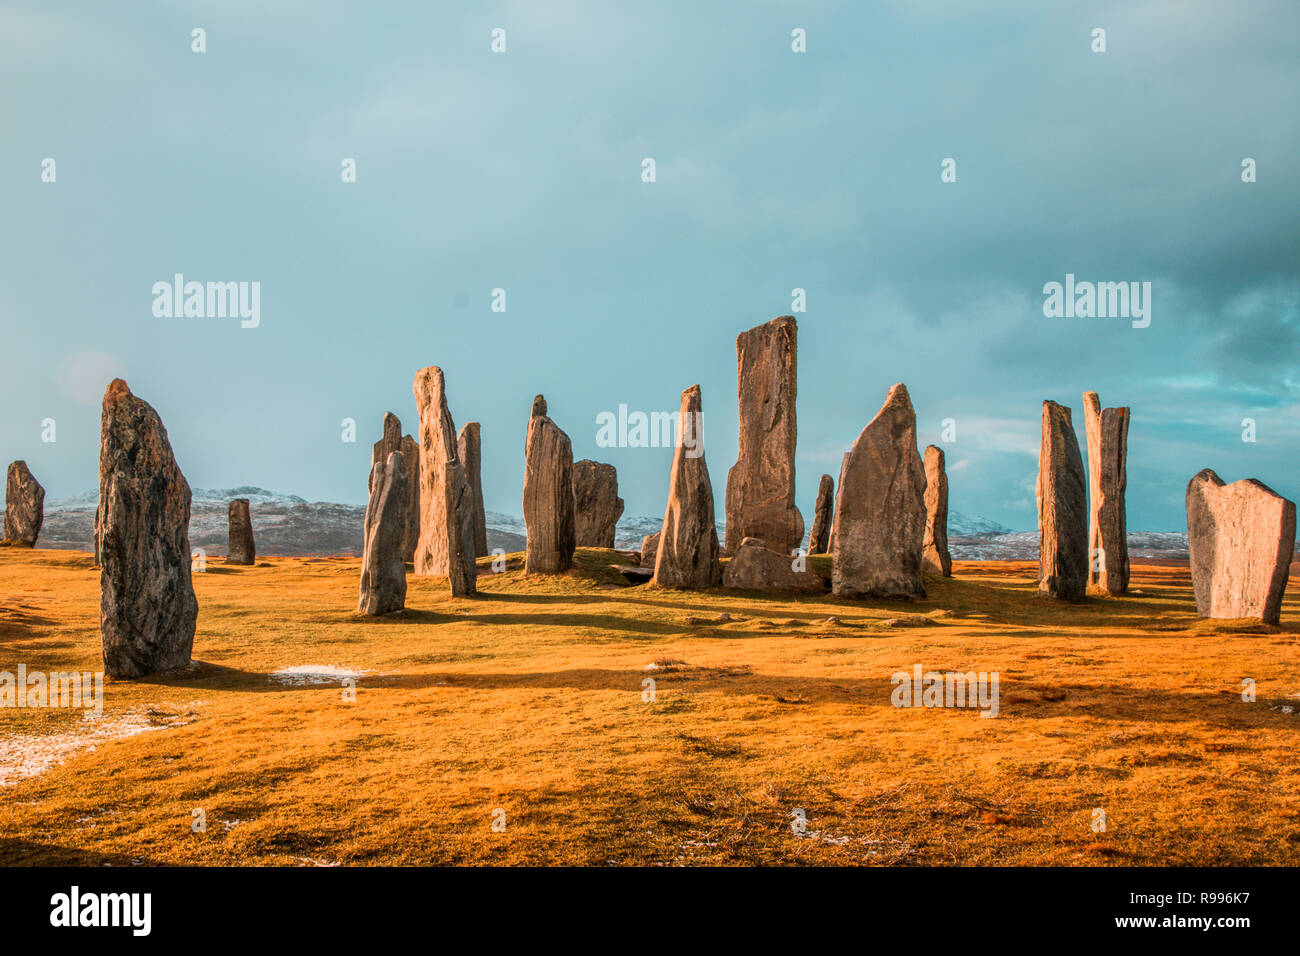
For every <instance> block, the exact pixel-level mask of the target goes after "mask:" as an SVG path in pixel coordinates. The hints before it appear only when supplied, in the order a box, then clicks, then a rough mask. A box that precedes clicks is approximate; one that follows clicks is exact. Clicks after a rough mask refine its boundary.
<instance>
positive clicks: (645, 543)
mask: <svg viewBox="0 0 1300 956" xmlns="http://www.w3.org/2000/svg"><path fill="white" fill-rule="evenodd" d="M660 533H661V532H658V531H656V532H655V533H654V534H648V535H646V536H645V537H644V538H642V539H641V567H643V568H650V570H652V571H653V570H654V566H655V561H656V560H657V559H658V557H659V535H660ZM714 534H717V531H716V529H715V531H714Z"/></svg>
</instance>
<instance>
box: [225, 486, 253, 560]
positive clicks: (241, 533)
mask: <svg viewBox="0 0 1300 956" xmlns="http://www.w3.org/2000/svg"><path fill="white" fill-rule="evenodd" d="M228 542H229V543H228V544H227V547H226V564H256V563H257V548H256V547H254V545H253V521H252V519H251V518H250V517H249V514H248V499H247V498H236V499H235V500H234V501H232V502H230V537H229V539H228Z"/></svg>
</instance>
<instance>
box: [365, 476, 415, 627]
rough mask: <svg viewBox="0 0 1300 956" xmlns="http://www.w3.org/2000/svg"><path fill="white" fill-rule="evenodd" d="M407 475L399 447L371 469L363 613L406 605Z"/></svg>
mask: <svg viewBox="0 0 1300 956" xmlns="http://www.w3.org/2000/svg"><path fill="white" fill-rule="evenodd" d="M409 484H410V478H409V476H408V474H407V468H406V459H405V456H404V455H403V454H402V453H401V452H400V451H392V452H389V453H388V457H387V459H385V460H383V461H377V462H375V464H374V466H373V467H372V468H371V469H370V501H369V503H368V504H367V505H366V530H365V548H364V551H363V553H362V556H361V596H360V598H359V600H358V601H357V610H358V611H360V612H361V613H362V614H370V615H379V614H391V613H392V612H394V611H400V610H401V609H402V608H404V607H406V562H405V560H404V558H405V555H403V554H402V544H403V540H404V538H405V537H406V533H407V528H408V523H407V520H406V509H407V507H408V506H409V495H408V493H407V488H408V486H409Z"/></svg>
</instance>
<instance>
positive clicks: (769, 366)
mask: <svg viewBox="0 0 1300 956" xmlns="http://www.w3.org/2000/svg"><path fill="white" fill-rule="evenodd" d="M797 333H798V327H797V325H796V323H795V320H794V317H793V316H789V315H783V316H781V317H779V318H776V319H773V320H772V321H771V322H767V323H765V324H763V325H759V326H756V327H755V328H752V329H750V330H749V331H747V332H742V333H740V335H738V336H737V337H736V392H737V395H738V398H739V404H740V454H739V456H738V457H737V459H736V464H735V466H734V467H732V469H731V471H730V472H728V474H727V502H726V506H727V527H726V535H727V544H728V551H734V550H735V548H738V547H740V542H741V541H742V540H744V539H745V538H749V537H754V538H761V539H762V540H763V541H765V542H766V543H767V546H768V547H769V548H771V549H772V550H774V551H777V552H780V553H782V554H789V553H790V552H792V551H793V550H794V549H795V548H798V547H800V546H801V545H802V544H803V515H801V514H800V513H799V509H798V508H796V507H795V505H794V452H795V443H796V439H797V437H798V429H797V427H796V421H795V394H796V391H797V389H796V379H797V375H796V372H797V368H796V364H797V363H796V358H797V356H796V344H797V342H796V339H797Z"/></svg>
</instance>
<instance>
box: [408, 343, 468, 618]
mask: <svg viewBox="0 0 1300 956" xmlns="http://www.w3.org/2000/svg"><path fill="white" fill-rule="evenodd" d="M413 391H414V392H415V404H416V408H418V409H419V412H420V541H419V544H418V545H417V547H416V549H415V573H416V574H418V575H422V576H433V577H441V576H445V577H446V578H447V579H448V581H450V583H451V593H452V594H453V595H458V596H462V595H468V594H473V593H474V591H475V586H474V581H475V580H476V575H477V568H476V566H475V564H474V539H473V527H474V525H473V522H474V511H473V506H474V502H473V498H472V496H471V495H470V494H469V488H468V484H467V482H466V477H465V470H464V468H461V467H455V468H453V467H451V465H453V464H459V459H458V452H457V445H456V426H455V424H453V422H452V420H451V412H450V410H449V409H448V408H447V392H446V388H445V386H444V381H443V375H442V369H440V368H438V366H436V365H430V366H429V367H428V368H422V369H420V371H418V372H416V373H415V383H414V386H413ZM462 486H464V487H462ZM449 507H455V508H459V509H462V511H448V510H447V509H448V508H449ZM465 528H469V529H470V530H469V536H468V543H466V540H465V539H466V534H465V530H464V529H465Z"/></svg>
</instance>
